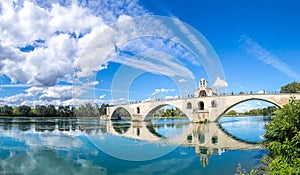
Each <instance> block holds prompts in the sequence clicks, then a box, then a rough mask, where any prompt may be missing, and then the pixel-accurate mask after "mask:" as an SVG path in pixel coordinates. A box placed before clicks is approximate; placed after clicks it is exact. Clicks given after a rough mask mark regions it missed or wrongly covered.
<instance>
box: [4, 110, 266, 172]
mask: <svg viewBox="0 0 300 175" xmlns="http://www.w3.org/2000/svg"><path fill="white" fill-rule="evenodd" d="M267 121H268V120H267V118H264V117H257V116H252V117H241V118H238V117H226V118H221V120H220V121H219V123H210V124H192V123H189V122H188V121H187V120H175V119H161V120H152V122H151V123H144V122H130V121H129V122H126V121H120V122H111V121H100V120H97V119H34V118H26V119H24V118H23V119H22V118H17V119H5V118H0V174H28V175H29V174H30V175H34V174H36V175H40V174H55V175H56V174H70V175H71V174H80V175H81V174H88V175H93V174H99V175H101V174H144V175H147V174H205V175H208V174H213V175H215V174H223V175H226V174H234V173H235V172H236V168H237V165H238V163H240V164H241V165H242V166H243V168H246V169H250V168H251V167H253V166H255V165H257V163H258V162H259V159H260V158H261V157H262V156H263V155H264V154H266V151H265V150H262V149H260V148H259V147H258V146H257V145H255V144H252V142H257V141H259V140H260V139H261V138H262V135H263V133H264V127H263V126H264V124H265V123H266V122H267Z"/></svg>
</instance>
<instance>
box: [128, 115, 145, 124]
mask: <svg viewBox="0 0 300 175" xmlns="http://www.w3.org/2000/svg"><path fill="white" fill-rule="evenodd" d="M131 117H132V118H131V120H132V121H136V122H142V121H144V117H143V115H141V114H132V115H131Z"/></svg>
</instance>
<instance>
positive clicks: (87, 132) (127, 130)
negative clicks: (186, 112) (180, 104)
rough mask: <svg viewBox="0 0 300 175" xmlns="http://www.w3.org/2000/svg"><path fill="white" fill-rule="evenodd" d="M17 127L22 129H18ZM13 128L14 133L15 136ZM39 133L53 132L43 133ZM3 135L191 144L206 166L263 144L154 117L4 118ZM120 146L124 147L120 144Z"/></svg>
mask: <svg viewBox="0 0 300 175" xmlns="http://www.w3.org/2000/svg"><path fill="white" fill-rule="evenodd" d="M16 130H17V131H19V132H16ZM12 131H13V132H14V134H13V135H12ZM18 133H19V135H18ZM39 133H53V134H51V135H49V134H46V135H43V134H39ZM0 134H1V135H2V136H9V137H12V136H14V137H16V138H17V139H18V140H20V139H21V140H33V139H32V138H31V137H33V135H34V134H36V135H38V136H39V135H40V136H42V138H43V139H42V140H43V142H40V143H37V144H43V145H44V146H49V145H53V143H52V142H53V139H54V138H57V140H60V139H61V138H66V137H65V136H66V135H68V136H72V137H73V136H79V137H81V136H86V137H87V138H89V139H90V140H91V141H92V142H93V143H94V144H95V145H97V143H96V142H99V141H101V140H103V138H104V137H105V136H113V137H117V138H121V139H130V140H131V141H141V142H143V143H147V144H154V145H158V146H160V147H159V149H163V147H168V146H173V148H176V147H178V146H183V147H191V148H194V149H195V152H196V154H197V155H198V156H199V159H200V163H201V165H202V166H204V167H205V166H207V165H208V162H209V157H210V156H212V155H214V154H222V153H223V152H225V151H226V150H237V149H238V150H251V149H260V146H259V145H257V144H253V143H247V142H245V141H242V140H238V139H235V137H232V136H230V135H229V134H227V133H226V132H224V130H223V129H222V128H220V126H219V125H218V123H208V124H199V123H190V122H182V121H178V120H174V121H173V120H170V119H169V120H154V121H152V122H130V121H128V122H126V121H118V122H113V121H99V120H87V119H57V120H35V119H30V120H27V119H19V120H18V119H14V120H11V119H5V121H0ZM27 137H28V138H27ZM34 137H36V136H34ZM48 138H49V139H48ZM105 139H107V138H104V142H107V141H108V142H109V139H108V140H105ZM58 143H59V142H57V145H55V147H54V148H55V149H59V144H58ZM99 143H100V142H99ZM101 143H103V142H101ZM139 143H140V142H139ZM31 144H32V143H31ZM61 144H63V143H61ZM108 144H109V143H108ZM75 145H76V144H75ZM78 145H79V144H78ZM120 145H121V146H122V144H121V143H120ZM62 146H63V145H62ZM64 146H65V145H64ZM112 146H113V145H112ZM121 146H120V147H119V149H120V150H121V151H122V149H123V148H122V147H121ZM129 146H130V145H129ZM134 146H137V145H134ZM138 146H139V147H135V148H134V149H136V151H140V150H142V151H143V149H144V148H143V146H145V145H143V144H139V145H138ZM146 147H147V146H146ZM98 148H99V147H98ZM150 149H151V148H150ZM102 151H103V150H102ZM144 151H145V152H147V149H146V148H145V150H144ZM156 151H157V150H156ZM130 154H133V153H129V155H130Z"/></svg>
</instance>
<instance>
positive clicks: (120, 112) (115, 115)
mask: <svg viewBox="0 0 300 175" xmlns="http://www.w3.org/2000/svg"><path fill="white" fill-rule="evenodd" d="M122 118H132V116H131V115H130V112H129V110H128V109H126V108H124V107H118V108H116V109H115V110H114V111H113V112H112V115H111V116H110V119H111V120H118V119H122Z"/></svg>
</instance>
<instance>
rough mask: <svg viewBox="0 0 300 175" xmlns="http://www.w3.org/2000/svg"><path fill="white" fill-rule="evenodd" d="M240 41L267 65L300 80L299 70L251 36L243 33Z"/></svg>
mask: <svg viewBox="0 0 300 175" xmlns="http://www.w3.org/2000/svg"><path fill="white" fill-rule="evenodd" d="M240 42H242V46H241V48H242V49H243V50H244V51H246V52H247V54H249V55H251V56H253V57H255V58H257V59H258V60H259V61H262V62H263V63H265V64H267V65H270V66H272V67H273V68H275V69H277V70H279V71H280V72H282V73H284V74H285V75H287V76H289V77H291V78H293V79H295V80H300V75H299V74H298V73H297V72H295V71H294V70H293V69H292V68H290V67H289V66H288V65H287V64H286V63H284V62H283V61H281V60H280V59H279V58H278V57H276V56H275V55H273V54H272V53H270V52H269V51H267V50H266V49H265V48H263V47H262V46H260V45H259V44H258V43H257V42H255V41H254V40H253V39H252V38H250V37H249V36H246V35H243V36H242V37H241V38H240Z"/></svg>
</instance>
